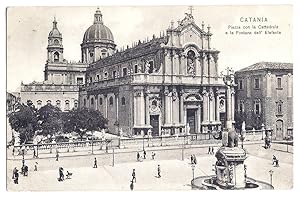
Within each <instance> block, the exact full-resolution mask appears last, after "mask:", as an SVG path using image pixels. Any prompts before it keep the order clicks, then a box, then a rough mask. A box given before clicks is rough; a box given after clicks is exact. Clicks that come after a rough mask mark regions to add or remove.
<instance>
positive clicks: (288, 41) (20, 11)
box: [7, 5, 293, 92]
mask: <svg viewBox="0 0 300 197" xmlns="http://www.w3.org/2000/svg"><path fill="white" fill-rule="evenodd" d="M99 8H100V10H101V12H102V15H103V22H104V25H106V26H107V27H108V28H110V30H111V31H112V33H113V36H114V40H115V44H117V48H120V47H122V46H124V47H126V45H129V46H131V44H132V42H137V41H138V40H139V39H140V40H144V39H146V38H147V37H149V38H152V35H153V34H155V35H159V34H160V32H162V31H165V30H166V29H167V28H168V27H169V26H170V22H171V21H172V20H173V21H174V22H175V24H177V21H178V20H182V19H183V18H184V13H186V12H189V10H188V6H152V7H151V6H143V7H137V6H135V7H133V6H130V7H126V6H119V7H118V6H99ZM96 9H97V7H96V6H94V7H9V8H8V9H7V90H8V91H9V92H14V91H16V90H17V89H18V88H19V87H20V84H21V81H23V82H24V83H30V82H32V81H43V71H44V66H45V63H46V57H47V50H46V47H47V40H48V34H49V32H50V31H51V29H52V22H53V18H54V17H56V20H57V23H58V24H57V26H58V29H59V31H60V32H61V33H62V36H63V46H64V58H65V59H67V60H68V61H79V60H80V59H81V51H80V44H81V43H82V39H83V35H84V32H85V31H86V29H87V28H88V27H89V26H91V25H92V24H93V20H94V13H95V11H96ZM292 15H293V12H292V7H290V6H283V5H275V6H193V16H194V19H195V22H196V24H198V25H199V27H201V23H202V21H204V24H205V26H207V25H208V24H209V25H210V26H211V32H212V33H213V36H212V40H211V41H212V48H215V49H217V50H219V51H220V54H219V60H218V64H219V71H222V70H225V68H226V67H227V66H229V67H232V68H233V69H234V70H239V69H241V68H244V67H246V66H249V65H251V64H254V63H257V62H260V61H272V62H293V61H292V60H293V57H292V29H293V25H292V21H293V20H292ZM241 17H243V19H244V20H245V18H247V19H248V20H250V19H249V17H263V18H267V22H241ZM244 20H243V21H244ZM252 25H255V26H256V27H258V25H277V26H278V31H280V32H281V34H279V35H278V34H275V35H273V34H271V35H270V34H268V35H265V34H262V35H236V34H234V35H228V34H225V32H228V26H240V27H241V28H243V26H250V27H251V26H252ZM232 31H233V32H235V31H236V30H232ZM241 31H243V30H241ZM246 31H248V30H246ZM249 31H252V32H253V31H254V30H253V29H250V30H249ZM276 31H277V30H276ZM263 32H264V31H263Z"/></svg>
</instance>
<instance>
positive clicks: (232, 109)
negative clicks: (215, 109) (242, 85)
mask: <svg viewBox="0 0 300 197" xmlns="http://www.w3.org/2000/svg"><path fill="white" fill-rule="evenodd" d="M234 99H235V91H234V88H233V87H232V89H231V120H232V121H234V108H235V107H234V106H235V104H234Z"/></svg>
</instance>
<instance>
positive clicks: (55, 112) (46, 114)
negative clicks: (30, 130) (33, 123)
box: [37, 103, 63, 136]
mask: <svg viewBox="0 0 300 197" xmlns="http://www.w3.org/2000/svg"><path fill="white" fill-rule="evenodd" d="M61 114H62V112H61V110H60V109H59V108H58V107H55V106H53V105H51V104H50V103H49V104H47V105H45V106H43V107H41V108H40V109H39V110H38V113H37V118H38V122H39V125H40V129H41V130H42V135H44V136H48V135H51V136H52V135H54V134H57V133H59V131H61V130H62V124H63V123H62V119H61Z"/></svg>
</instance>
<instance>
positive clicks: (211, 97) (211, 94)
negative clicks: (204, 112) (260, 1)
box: [209, 90, 215, 122]
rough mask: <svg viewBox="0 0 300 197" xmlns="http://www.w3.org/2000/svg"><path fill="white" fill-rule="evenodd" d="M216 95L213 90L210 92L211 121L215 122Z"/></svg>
mask: <svg viewBox="0 0 300 197" xmlns="http://www.w3.org/2000/svg"><path fill="white" fill-rule="evenodd" d="M214 111H215V110H214V93H213V91H212V90H210V92H209V121H210V122H211V121H214V119H215V118H214Z"/></svg>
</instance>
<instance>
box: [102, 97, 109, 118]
mask: <svg viewBox="0 0 300 197" xmlns="http://www.w3.org/2000/svg"><path fill="white" fill-rule="evenodd" d="M103 96H104V99H103V100H104V116H105V118H107V104H108V102H107V99H108V98H107V94H104V95H103Z"/></svg>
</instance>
